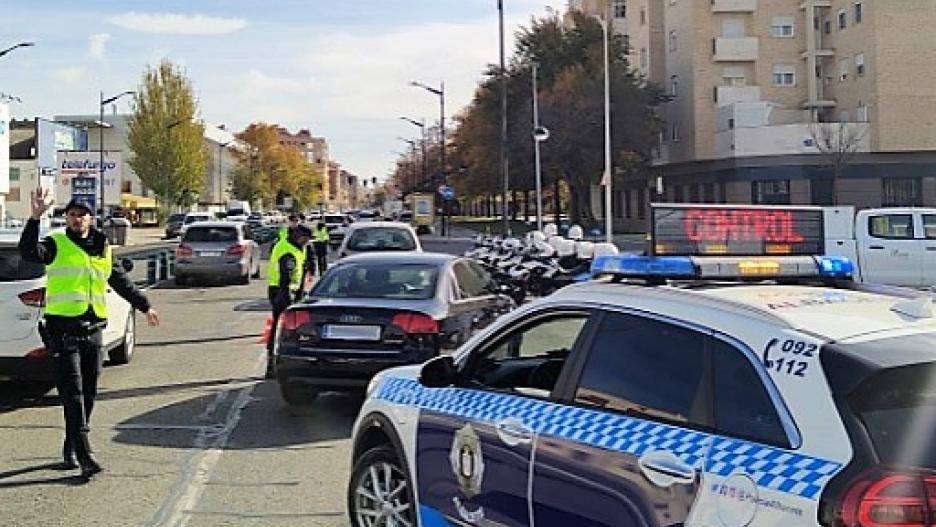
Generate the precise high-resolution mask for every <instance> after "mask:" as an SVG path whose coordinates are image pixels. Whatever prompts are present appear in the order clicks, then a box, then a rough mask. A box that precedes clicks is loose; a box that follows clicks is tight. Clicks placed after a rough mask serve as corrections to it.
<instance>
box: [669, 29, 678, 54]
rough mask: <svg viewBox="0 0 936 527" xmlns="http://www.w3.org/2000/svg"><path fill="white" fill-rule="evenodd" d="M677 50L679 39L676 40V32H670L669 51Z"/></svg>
mask: <svg viewBox="0 0 936 527" xmlns="http://www.w3.org/2000/svg"><path fill="white" fill-rule="evenodd" d="M676 49H677V39H676V30H675V29H674V30H673V31H670V32H669V50H670V51H671V52H672V51H676Z"/></svg>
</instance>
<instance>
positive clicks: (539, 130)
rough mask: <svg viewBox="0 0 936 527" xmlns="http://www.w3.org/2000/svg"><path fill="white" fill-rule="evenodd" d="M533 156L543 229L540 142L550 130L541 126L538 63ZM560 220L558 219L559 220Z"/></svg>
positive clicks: (538, 227) (538, 221)
mask: <svg viewBox="0 0 936 527" xmlns="http://www.w3.org/2000/svg"><path fill="white" fill-rule="evenodd" d="M532 73H533V156H534V164H535V166H536V230H538V231H542V230H543V172H542V168H541V166H540V143H542V142H543V141H545V140H547V139H549V130H547V129H546V127H544V126H540V122H539V92H538V91H537V88H536V75H537V64H536V63H535V62H534V63H533V72H532ZM557 221H558V220H557Z"/></svg>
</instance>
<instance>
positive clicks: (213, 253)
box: [198, 251, 224, 257]
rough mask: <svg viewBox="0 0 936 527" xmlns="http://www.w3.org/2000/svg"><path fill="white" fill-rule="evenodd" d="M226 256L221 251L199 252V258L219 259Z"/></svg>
mask: <svg viewBox="0 0 936 527" xmlns="http://www.w3.org/2000/svg"><path fill="white" fill-rule="evenodd" d="M222 254H224V253H223V252H221V251H199V252H198V256H207V257H218V256H221V255H222Z"/></svg>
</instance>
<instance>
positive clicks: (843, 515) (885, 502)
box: [835, 471, 936, 527]
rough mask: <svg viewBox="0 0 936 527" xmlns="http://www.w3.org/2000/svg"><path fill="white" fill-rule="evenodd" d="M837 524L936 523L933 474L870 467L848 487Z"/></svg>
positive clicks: (925, 526)
mask: <svg viewBox="0 0 936 527" xmlns="http://www.w3.org/2000/svg"><path fill="white" fill-rule="evenodd" d="M836 516H837V518H836V522H835V526H836V527H888V526H899V527H932V526H936V475H932V474H931V475H925V474H914V473H892V472H880V471H873V472H870V473H867V474H865V475H864V476H862V477H860V478H858V479H857V480H856V481H855V482H854V483H852V485H851V486H850V487H849V489H848V491H847V492H846V493H845V497H844V498H843V499H842V502H841V505H840V506H839V510H838V511H837V514H836Z"/></svg>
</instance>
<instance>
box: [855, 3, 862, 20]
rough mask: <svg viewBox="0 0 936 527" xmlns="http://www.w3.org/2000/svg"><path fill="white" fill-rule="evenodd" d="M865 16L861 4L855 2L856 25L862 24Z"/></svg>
mask: <svg viewBox="0 0 936 527" xmlns="http://www.w3.org/2000/svg"><path fill="white" fill-rule="evenodd" d="M863 15H864V8H863V6H862V5H861V2H855V23H856V24H860V23H861V19H862V17H863Z"/></svg>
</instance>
